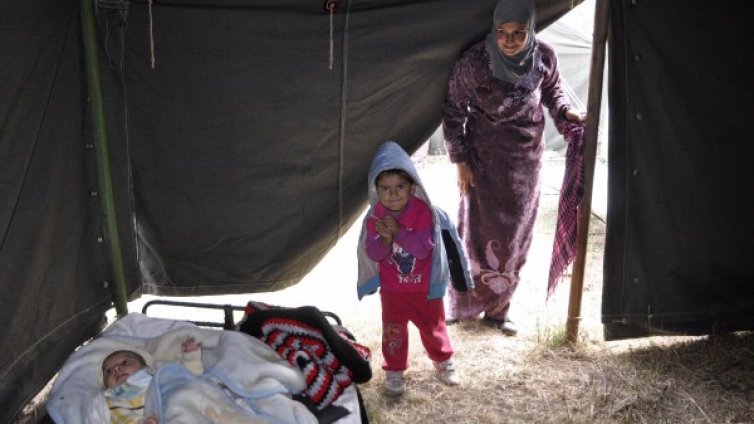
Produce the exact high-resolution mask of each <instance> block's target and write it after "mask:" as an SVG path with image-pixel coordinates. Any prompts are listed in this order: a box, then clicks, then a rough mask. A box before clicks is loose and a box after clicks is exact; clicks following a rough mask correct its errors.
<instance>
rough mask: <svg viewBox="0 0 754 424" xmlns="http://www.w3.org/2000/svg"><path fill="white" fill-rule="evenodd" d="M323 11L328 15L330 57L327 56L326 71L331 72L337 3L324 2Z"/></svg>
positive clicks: (331, 0)
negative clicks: (327, 64)
mask: <svg viewBox="0 0 754 424" xmlns="http://www.w3.org/2000/svg"><path fill="white" fill-rule="evenodd" d="M324 6H325V10H326V11H328V12H329V13H330V56H329V66H328V69H329V70H331V71H332V64H333V56H334V54H335V53H334V50H335V49H334V44H335V43H334V37H333V32H334V26H335V25H334V22H333V21H334V15H335V11H337V10H338V2H337V1H336V0H327V1H325V5H324Z"/></svg>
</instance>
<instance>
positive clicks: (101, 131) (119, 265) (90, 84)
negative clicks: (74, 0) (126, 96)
mask: <svg viewBox="0 0 754 424" xmlns="http://www.w3.org/2000/svg"><path fill="white" fill-rule="evenodd" d="M81 32H82V36H83V41H84V62H85V66H86V85H87V89H88V91H89V102H90V108H91V111H92V128H93V132H94V149H95V151H96V153H97V155H96V157H97V178H98V180H99V186H100V190H99V191H100V196H99V197H100V202H101V203H102V210H103V211H104V214H105V242H106V243H107V246H108V250H109V253H110V262H111V265H112V279H113V284H112V285H111V287H112V290H113V299H114V300H115V311H116V313H117V314H118V316H123V315H126V314H127V313H128V304H127V301H126V277H125V272H124V271H123V255H122V253H121V250H120V240H119V238H118V224H117V217H116V214H115V201H114V199H113V181H112V177H111V175H110V151H109V149H108V147H107V125H106V124H105V107H104V101H103V100H102V77H101V75H100V70H99V57H98V56H97V39H96V33H95V26H94V0H82V2H81Z"/></svg>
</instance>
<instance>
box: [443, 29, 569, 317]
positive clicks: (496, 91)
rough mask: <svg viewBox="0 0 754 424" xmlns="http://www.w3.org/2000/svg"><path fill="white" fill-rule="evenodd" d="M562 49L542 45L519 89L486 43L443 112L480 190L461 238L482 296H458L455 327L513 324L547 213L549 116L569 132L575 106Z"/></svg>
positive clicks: (457, 159)
mask: <svg viewBox="0 0 754 424" xmlns="http://www.w3.org/2000/svg"><path fill="white" fill-rule="evenodd" d="M560 84H561V81H560V73H559V71H558V65H557V57H556V54H555V51H554V49H553V48H552V47H551V46H550V45H548V44H546V43H544V42H542V41H541V40H540V41H539V42H538V46H537V48H536V51H535V53H534V64H533V66H532V69H531V71H530V72H529V73H528V74H527V75H526V76H524V77H523V78H522V79H521V80H520V81H518V82H516V83H510V82H506V81H502V80H500V79H497V78H495V76H494V75H493V74H492V71H491V67H490V57H489V53H488V52H487V50H486V48H485V44H484V41H482V42H479V43H477V44H475V45H473V46H471V47H470V48H469V49H467V50H466V51H465V52H464V53H463V55H462V56H461V58H460V59H459V60H458V62H457V63H456V65H455V67H454V69H453V73H452V75H451V78H450V82H449V89H448V95H447V99H446V103H445V107H444V111H443V131H444V135H445V140H446V144H447V150H448V156H449V158H450V161H451V162H453V163H461V162H464V163H466V164H468V165H469V166H470V168H471V170H472V173H473V176H474V179H475V185H474V186H473V187H469V190H468V192H467V194H466V195H462V196H461V199H460V206H459V217H458V230H459V233H460V234H461V237H462V238H463V240H464V243H465V245H466V249H467V252H468V255H469V259H470V264H469V265H470V268H471V272H472V275H473V277H474V283H475V288H474V289H473V290H470V291H468V292H466V293H461V292H458V291H455V290H453V289H452V288H451V289H450V296H449V306H450V308H449V311H448V318H449V319H468V318H474V317H476V316H477V315H478V314H480V313H482V312H484V313H485V315H486V316H487V317H488V318H492V319H496V320H504V319H507V318H508V310H509V308H510V301H511V298H512V296H513V293H514V291H515V290H516V287H517V286H518V283H519V272H520V271H521V268H522V267H523V265H524V263H525V262H526V257H527V254H528V251H529V247H530V245H531V240H532V232H533V227H534V221H535V219H536V216H537V209H538V207H539V176H540V169H541V166H542V153H543V151H544V141H543V131H544V124H545V117H544V108H543V107H547V108H548V109H549V112H550V115H551V116H552V118H553V119H554V120H555V123H556V127H558V128H563V125H564V123H565V118H564V112H565V110H567V108H569V107H570V106H569V103H568V99H567V97H566V96H565V94H564V92H563V90H562V89H561V86H560Z"/></svg>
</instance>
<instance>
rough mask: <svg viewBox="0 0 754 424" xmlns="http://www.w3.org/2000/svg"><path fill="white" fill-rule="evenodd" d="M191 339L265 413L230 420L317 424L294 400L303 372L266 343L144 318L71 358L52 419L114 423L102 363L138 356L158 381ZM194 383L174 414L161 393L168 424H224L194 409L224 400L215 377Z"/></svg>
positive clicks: (209, 370) (129, 319) (216, 371)
mask: <svg viewBox="0 0 754 424" xmlns="http://www.w3.org/2000/svg"><path fill="white" fill-rule="evenodd" d="M187 337H194V338H195V339H196V340H197V341H199V342H201V343H202V362H203V364H204V368H205V370H206V374H207V375H211V376H213V377H215V378H216V379H220V380H222V381H223V382H224V383H225V384H226V385H227V386H228V387H229V388H230V389H231V390H232V391H233V392H235V393H236V394H237V395H238V396H240V397H242V398H243V399H245V400H246V401H248V402H249V404H250V405H251V407H252V409H254V410H255V411H256V412H257V413H258V414H257V416H255V417H256V418H254V419H251V418H250V417H247V418H248V419H243V418H239V419H236V420H232V421H231V420H229V421H230V422H274V423H296V424H298V423H316V422H317V420H316V418H315V417H314V416H313V415H312V414H311V413H310V412H309V411H308V410H307V409H306V408H305V407H304V406H303V405H302V404H301V403H299V402H295V401H293V400H291V399H290V397H289V396H290V395H291V394H296V393H299V392H300V391H301V390H303V389H304V388H305V385H306V382H305V381H304V378H303V376H302V374H301V372H300V371H299V370H298V369H296V368H295V367H293V366H291V365H290V364H288V362H287V361H285V360H283V359H282V358H280V357H279V356H278V355H277V353H275V352H274V351H273V350H272V349H270V348H269V347H268V346H267V345H266V344H264V343H262V342H261V341H259V340H257V339H255V338H253V337H251V336H248V335H246V334H244V333H241V332H235V331H223V330H210V329H204V328H199V327H196V326H194V325H193V324H190V323H186V322H181V321H174V320H167V319H160V318H149V317H146V316H144V315H142V314H140V313H131V314H128V315H127V316H125V317H123V318H121V319H119V320H118V321H116V322H115V323H114V324H113V325H112V326H110V327H109V328H107V329H106V330H105V331H103V333H102V334H101V335H100V336H99V337H97V338H96V339H94V340H92V341H91V342H89V343H87V344H86V345H84V346H82V347H81V348H79V349H78V350H77V351H76V352H74V353H73V354H72V355H71V356H70V357H69V359H68V361H67V362H66V363H65V365H64V366H63V368H62V369H61V371H60V373H59V375H58V377H57V378H56V380H55V383H54V384H53V388H52V392H51V395H50V399H49V401H48V402H47V410H48V412H49V414H50V417H51V418H52V419H53V420H54V421H55V422H56V423H67V424H89V423H91V424H102V423H108V422H110V412H109V410H108V408H107V404H106V402H105V398H104V396H103V390H104V386H103V382H102V372H101V365H102V361H103V360H104V358H105V357H106V356H107V355H108V354H110V353H111V352H113V351H115V350H121V349H127V350H133V351H135V352H138V353H140V354H141V355H142V356H143V357H144V358H145V359H146V360H147V363H148V364H149V365H150V366H152V367H153V368H154V369H155V371H156V372H157V375H162V374H164V373H160V369H161V368H162V367H163V366H165V367H168V368H169V366H168V364H172V365H171V366H173V365H174V364H175V362H177V361H179V360H180V355H181V349H180V345H181V342H182V341H183V340H185V339H186V338H187ZM174 375H175V374H173V376H174ZM171 378H172V377H171ZM156 380H159V379H156ZM187 380H188V379H187ZM194 380H197V381H191V382H189V384H186V385H185V390H183V392H182V393H184V394H185V393H186V391H190V392H192V393H191V394H190V395H188V396H180V398H181V399H182V400H181V402H183V404H180V403H179V402H178V401H176V402H175V404H174V405H172V408H171V405H170V403H171V396H170V395H168V396H167V397H162V394H161V393H160V392H157V393H156V395H157V397H158V399H159V400H160V402H161V404H160V405H159V406H160V407H161V408H162V410H161V411H158V412H159V413H160V414H162V415H164V416H165V418H164V419H163V420H162V421H161V422H168V421H169V422H180V423H208V422H219V420H215V419H211V420H208V419H207V418H206V416H199V415H201V414H200V412H201V411H196V412H197V414H198V415H195V414H193V413H191V411H190V409H191V408H188V406H190V405H193V406H195V407H196V406H197V405H203V404H208V403H210V402H211V401H212V400H213V399H216V398H215V397H213V396H215V395H217V393H215V394H211V393H207V384H208V382H210V381H211V380H210V379H208V378H195V379H194ZM192 387H193V388H194V389H192ZM153 396H154V395H153ZM173 397H175V396H173ZM158 403H159V402H158ZM239 411H240V409H239ZM166 414H167V415H166ZM175 414H178V415H175ZM165 419H168V421H165Z"/></svg>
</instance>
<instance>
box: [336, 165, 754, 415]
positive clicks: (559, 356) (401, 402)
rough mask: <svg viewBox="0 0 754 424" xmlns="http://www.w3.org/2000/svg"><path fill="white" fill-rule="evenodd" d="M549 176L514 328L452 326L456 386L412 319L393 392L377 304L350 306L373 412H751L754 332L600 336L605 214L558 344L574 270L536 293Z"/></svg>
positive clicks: (544, 249)
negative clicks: (575, 332)
mask: <svg viewBox="0 0 754 424" xmlns="http://www.w3.org/2000/svg"><path fill="white" fill-rule="evenodd" d="M433 166H437V165H432V164H429V165H427V167H426V168H424V169H420V172H425V173H430V178H432V181H433V182H435V183H436V184H443V183H442V182H440V181H437V175H434V174H431V172H433V171H431V168H432V167H433ZM545 172H547V170H545ZM550 172H555V173H556V174H557V173H558V172H562V168H557V167H555V168H554V169H553V168H550ZM451 175H452V174H451ZM547 178H548V176H547V175H546V176H545V185H544V186H543V193H542V200H541V209H540V216H539V219H538V222H537V226H536V229H535V231H536V234H535V241H534V243H533V245H532V256H531V257H530V260H529V263H527V265H526V269H525V270H524V274H525V275H523V276H522V283H521V287H520V289H519V291H518V292H517V294H516V297H515V298H514V304H513V306H512V310H511V313H512V317H513V318H514V319H515V320H516V322H517V324H519V327H520V330H521V331H520V333H519V336H517V337H515V338H511V337H505V336H504V335H502V334H501V333H500V332H499V331H497V330H495V329H494V328H491V327H488V326H486V325H484V324H483V323H481V322H479V321H473V322H462V323H460V324H456V325H453V326H451V327H449V332H450V337H451V340H452V341H453V345H454V348H455V350H456V353H455V355H454V358H455V361H456V363H457V367H458V369H459V372H460V373H461V376H462V378H463V383H462V385H461V386H459V387H448V386H445V385H444V384H442V383H441V382H440V381H439V380H438V379H437V378H436V377H435V375H434V371H433V369H432V366H431V362H430V360H429V359H428V358H427V357H426V354H425V353H424V351H423V349H422V347H421V343H420V341H419V337H418V334H417V332H416V331H415V328H413V327H411V340H410V355H409V356H410V363H409V370H408V371H407V372H406V378H407V382H408V391H407V393H406V394H405V395H404V396H403V397H398V398H396V397H392V396H390V395H388V394H387V393H386V392H385V390H384V389H383V383H384V373H382V372H381V370H380V364H381V361H382V356H381V353H380V335H379V332H380V329H379V322H377V321H376V320H374V315H373V314H374V313H377V310H372V311H368V310H365V309H362V310H361V311H355V314H354V315H349V316H348V319H349V321H350V320H353V322H352V323H349V324H348V325H354V326H356V327H357V328H359V332H358V334H359V335H360V337H362V339H361V340H362V341H363V342H365V343H366V344H367V345H368V346H369V347H370V348H371V349H372V352H373V354H374V358H373V361H372V363H373V369H374V371H375V372H374V377H373V379H372V380H371V381H370V382H369V383H367V384H364V385H361V390H362V394H363V396H364V400H365V404H366V408H367V413H368V415H369V418H370V422H372V423H373V424H392V423H396V424H397V423H401V424H404V423H453V424H465V423H480V424H499V423H626V422H629V423H684V424H691V423H754V334H753V333H737V334H731V335H726V336H718V337H652V338H645V339H635V340H625V341H614V342H605V341H604V338H603V337H602V334H601V330H602V328H601V324H600V317H599V313H600V302H601V295H602V283H601V282H602V254H603V247H604V235H605V225H604V223H603V222H601V221H600V220H599V219H592V222H591V227H590V235H589V245H588V256H587V261H586V262H587V270H586V272H585V281H584V289H583V301H582V302H583V303H582V319H583V321H582V323H581V327H580V333H579V339H580V340H579V342H578V343H577V345H575V346H571V347H567V346H565V345H564V342H565V324H564V322H565V318H566V316H567V313H566V307H567V301H568V299H567V295H568V294H567V291H568V287H567V286H568V284H567V281H568V280H569V279H568V278H566V283H565V284H562V285H563V287H560V288H559V289H558V291H557V292H556V294H555V296H554V299H550V300H549V301H547V302H543V301H544V299H543V297H544V287H543V285H544V283H543V281H544V279H545V278H546V272H547V269H548V266H549V254H550V249H551V244H550V243H552V234H553V229H554V222H555V216H556V209H557V199H558V197H557V188H558V187H553V186H552V185H550V186H547V185H546V183H547ZM423 180H424V181H425V184H426V181H427V179H426V178H423ZM551 180H553V179H552V178H551ZM554 180H555V181H558V178H557V175H555V178H554ZM448 183H452V181H449V180H445V182H444V184H448ZM430 189H431V187H430ZM436 192H438V190H437V189H435V193H436ZM373 307H374V306H373ZM359 312H361V313H359Z"/></svg>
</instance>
